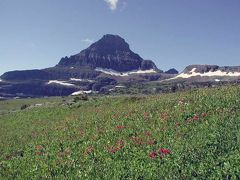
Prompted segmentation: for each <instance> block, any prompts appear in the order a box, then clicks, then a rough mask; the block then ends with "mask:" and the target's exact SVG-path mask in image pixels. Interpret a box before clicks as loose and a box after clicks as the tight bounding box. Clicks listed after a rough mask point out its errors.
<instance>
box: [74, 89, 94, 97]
mask: <svg viewBox="0 0 240 180" xmlns="http://www.w3.org/2000/svg"><path fill="white" fill-rule="evenodd" d="M91 93H93V91H92V90H89V91H82V90H81V91H77V92H74V93H72V94H71V95H72V96H77V95H81V94H91Z"/></svg>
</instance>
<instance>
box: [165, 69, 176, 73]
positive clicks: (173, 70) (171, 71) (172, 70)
mask: <svg viewBox="0 0 240 180" xmlns="http://www.w3.org/2000/svg"><path fill="white" fill-rule="evenodd" d="M165 73H166V74H178V73H179V72H178V71H177V70H176V69H174V68H172V69H169V70H167V71H165Z"/></svg>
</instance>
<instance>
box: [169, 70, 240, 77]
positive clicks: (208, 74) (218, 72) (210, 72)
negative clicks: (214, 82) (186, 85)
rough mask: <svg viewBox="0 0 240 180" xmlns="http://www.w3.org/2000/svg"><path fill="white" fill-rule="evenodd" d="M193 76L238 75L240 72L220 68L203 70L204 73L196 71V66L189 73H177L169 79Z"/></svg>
mask: <svg viewBox="0 0 240 180" xmlns="http://www.w3.org/2000/svg"><path fill="white" fill-rule="evenodd" d="M194 76H201V77H214V76H216V77H227V76H229V77H238V76H240V72H224V71H221V70H217V71H209V72H205V73H199V72H196V68H193V69H192V70H191V71H190V72H189V73H181V74H179V75H177V76H176V77H173V78H171V79H177V78H190V77H194Z"/></svg>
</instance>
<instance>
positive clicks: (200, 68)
mask: <svg viewBox="0 0 240 180" xmlns="http://www.w3.org/2000/svg"><path fill="white" fill-rule="evenodd" d="M193 69H194V72H196V73H207V72H215V71H222V72H227V73H229V72H232V73H233V72H240V66H222V67H220V66H217V65H189V66H187V67H186V68H185V69H184V71H183V73H192V71H193Z"/></svg>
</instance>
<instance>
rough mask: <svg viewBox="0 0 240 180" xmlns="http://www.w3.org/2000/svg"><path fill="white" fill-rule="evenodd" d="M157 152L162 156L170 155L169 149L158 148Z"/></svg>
mask: <svg viewBox="0 0 240 180" xmlns="http://www.w3.org/2000/svg"><path fill="white" fill-rule="evenodd" d="M159 152H160V153H162V154H164V155H166V154H170V150H169V149H164V148H160V150H159Z"/></svg>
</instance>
